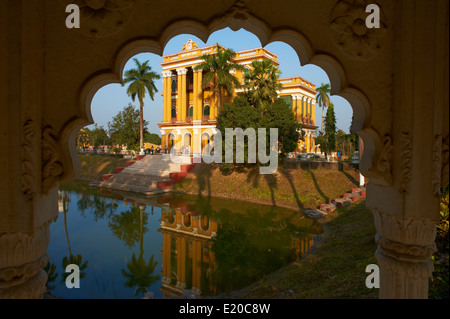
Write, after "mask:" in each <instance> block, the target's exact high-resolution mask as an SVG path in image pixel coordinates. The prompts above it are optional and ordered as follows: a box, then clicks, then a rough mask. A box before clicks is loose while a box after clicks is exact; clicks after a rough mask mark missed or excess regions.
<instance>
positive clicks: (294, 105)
mask: <svg viewBox="0 0 450 319" xmlns="http://www.w3.org/2000/svg"><path fill="white" fill-rule="evenodd" d="M291 99H292V113H293V114H294V118H295V120H296V121H298V116H297V95H291Z"/></svg>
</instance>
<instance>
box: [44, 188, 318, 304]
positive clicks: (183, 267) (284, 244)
mask: <svg viewBox="0 0 450 319" xmlns="http://www.w3.org/2000/svg"><path fill="white" fill-rule="evenodd" d="M59 208H60V213H61V214H60V217H62V218H59V219H58V221H57V222H56V223H55V224H52V226H51V227H52V229H51V231H52V236H53V237H52V239H51V242H50V245H49V249H48V250H49V254H50V257H51V261H50V263H49V265H48V266H47V267H46V271H47V272H48V274H49V280H48V283H47V289H48V290H49V291H51V292H52V293H53V294H55V295H59V296H61V297H64V298H142V297H143V295H144V294H145V293H147V292H152V293H153V295H154V296H155V297H156V298H160V297H174V296H180V295H181V294H182V293H183V291H186V290H189V291H190V293H194V294H196V295H197V296H207V295H214V294H217V293H220V292H223V291H228V290H232V289H239V288H241V287H243V286H245V285H248V284H250V283H252V282H254V281H256V280H258V278H261V276H263V275H265V274H267V273H269V272H271V271H274V270H276V269H278V268H280V267H282V266H283V265H286V264H287V263H289V262H291V261H293V260H296V259H298V258H300V257H301V256H302V255H304V253H305V252H306V251H307V250H308V249H309V248H310V247H311V246H312V245H313V244H314V243H315V242H316V241H317V239H318V235H319V234H320V233H322V228H321V225H320V224H318V223H317V222H315V221H314V220H312V219H309V218H306V217H305V216H304V215H303V214H301V213H298V212H295V211H291V210H287V209H282V208H276V207H269V206H263V205H255V204H250V203H246V202H237V201H230V200H222V199H205V198H198V197H192V196H185V195H176V194H170V195H164V196H158V197H144V196H141V195H139V194H131V193H127V194H125V193H111V192H109V191H103V193H102V192H101V191H100V190H88V189H83V191H81V192H76V191H60V201H59ZM61 219H62V220H61ZM69 234H70V240H69ZM63 236H64V237H66V244H65V249H63V247H62V246H63V242H62V238H63ZM74 238H75V239H74ZM71 240H72V241H73V242H71ZM71 244H72V245H71ZM72 251H75V252H76V253H73V252H72ZM67 252H68V253H69V255H68V256H67ZM58 260H59V262H58ZM88 260H89V265H90V266H89V267H87V266H88ZM68 263H75V264H77V265H79V267H80V270H81V273H82V276H81V280H80V286H81V288H80V289H68V288H66V287H65V278H66V277H67V273H65V271H64V269H65V266H66V265H67V264H68ZM58 264H59V265H61V266H62V268H60V269H58V267H57V265H58ZM58 272H60V273H61V275H60V277H61V278H60V280H59V281H58V280H56V278H57V277H58V276H59V275H58Z"/></svg>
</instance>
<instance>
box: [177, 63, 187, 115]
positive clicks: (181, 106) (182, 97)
mask: <svg viewBox="0 0 450 319" xmlns="http://www.w3.org/2000/svg"><path fill="white" fill-rule="evenodd" d="M186 73H187V69H186V68H180V69H177V75H178V77H177V91H178V92H177V96H178V98H177V121H178V122H181V121H185V120H186Z"/></svg>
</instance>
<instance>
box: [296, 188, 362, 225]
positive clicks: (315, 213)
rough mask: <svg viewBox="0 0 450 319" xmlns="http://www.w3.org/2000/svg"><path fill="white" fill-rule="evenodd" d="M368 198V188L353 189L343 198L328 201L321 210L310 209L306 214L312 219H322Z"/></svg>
mask: <svg viewBox="0 0 450 319" xmlns="http://www.w3.org/2000/svg"><path fill="white" fill-rule="evenodd" d="M365 197H366V188H365V187H359V188H352V191H351V193H346V194H344V195H343V196H342V198H334V199H330V200H328V203H326V204H321V205H320V207H319V209H310V210H307V211H305V214H306V215H307V216H309V217H311V218H320V217H322V216H324V215H326V214H329V213H332V212H334V211H335V210H336V209H337V208H339V207H342V206H346V205H350V204H351V203H352V202H354V201H357V200H360V199H362V198H365Z"/></svg>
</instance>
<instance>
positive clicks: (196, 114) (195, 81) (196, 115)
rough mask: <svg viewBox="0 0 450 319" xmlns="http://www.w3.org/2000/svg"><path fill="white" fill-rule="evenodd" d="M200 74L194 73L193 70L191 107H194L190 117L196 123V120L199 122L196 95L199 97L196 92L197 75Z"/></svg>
mask: <svg viewBox="0 0 450 319" xmlns="http://www.w3.org/2000/svg"><path fill="white" fill-rule="evenodd" d="M199 73H200V72H199V71H195V70H194V83H193V87H194V88H193V89H194V90H193V91H194V93H193V97H192V101H193V105H194V112H193V117H192V119H193V120H194V121H198V120H201V118H199V117H198V107H199V106H198V104H199V103H198V95H199V91H198V74H199Z"/></svg>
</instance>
